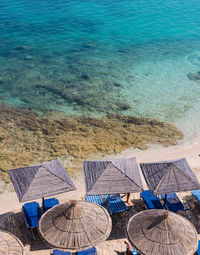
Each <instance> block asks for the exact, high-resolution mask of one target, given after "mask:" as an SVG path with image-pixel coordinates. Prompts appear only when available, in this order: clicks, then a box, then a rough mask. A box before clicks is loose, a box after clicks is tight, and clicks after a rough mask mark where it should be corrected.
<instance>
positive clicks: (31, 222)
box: [22, 202, 42, 239]
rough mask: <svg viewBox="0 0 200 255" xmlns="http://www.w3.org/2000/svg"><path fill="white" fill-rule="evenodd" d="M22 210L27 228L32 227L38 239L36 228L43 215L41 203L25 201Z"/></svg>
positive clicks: (34, 235) (35, 237) (33, 234)
mask: <svg viewBox="0 0 200 255" xmlns="http://www.w3.org/2000/svg"><path fill="white" fill-rule="evenodd" d="M22 210H23V212H24V217H25V223H26V226H27V228H29V229H30V231H31V235H32V237H33V238H34V239H37V231H34V230H37V225H38V220H39V218H40V217H41V215H42V212H41V209H40V206H39V204H38V203H37V202H30V203H25V204H24V205H23V207H22Z"/></svg>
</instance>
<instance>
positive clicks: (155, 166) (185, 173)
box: [140, 158, 200, 195]
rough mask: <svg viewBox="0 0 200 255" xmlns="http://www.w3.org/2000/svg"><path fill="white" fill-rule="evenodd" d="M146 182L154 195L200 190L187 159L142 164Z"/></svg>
mask: <svg viewBox="0 0 200 255" xmlns="http://www.w3.org/2000/svg"><path fill="white" fill-rule="evenodd" d="M140 167H141V169H142V173H143V175H144V178H145V181H146V183H147V185H148V187H149V189H150V190H151V192H152V193H153V194H157V195H159V194H168V193H174V192H181V191H191V190H195V189H199V188H200V183H199V182H198V180H197V178H196V176H195V174H194V173H193V171H192V169H191V168H190V166H189V164H188V163H187V161H186V159H185V158H181V159H174V160H167V161H160V162H153V163H141V164H140Z"/></svg>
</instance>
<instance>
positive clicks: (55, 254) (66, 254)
mask: <svg viewBox="0 0 200 255" xmlns="http://www.w3.org/2000/svg"><path fill="white" fill-rule="evenodd" d="M51 255H71V253H70V252H68V251H60V250H57V249H56V250H53V251H52V253H51Z"/></svg>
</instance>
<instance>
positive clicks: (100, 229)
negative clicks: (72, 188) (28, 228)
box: [39, 200, 112, 252]
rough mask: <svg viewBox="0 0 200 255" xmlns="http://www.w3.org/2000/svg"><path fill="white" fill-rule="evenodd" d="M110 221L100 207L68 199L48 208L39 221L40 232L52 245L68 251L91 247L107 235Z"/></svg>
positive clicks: (110, 224)
mask: <svg viewBox="0 0 200 255" xmlns="http://www.w3.org/2000/svg"><path fill="white" fill-rule="evenodd" d="M111 228H112V221H111V218H110V215H109V213H108V212H107V210H106V209H104V208H103V207H102V206H99V205H97V204H94V203H91V202H87V201H79V200H78V201H74V200H70V201H67V202H66V203H64V204H60V205H57V206H55V207H53V208H52V209H50V210H48V211H47V212H46V213H45V214H43V216H42V217H41V219H40V221H39V232H40V234H41V236H42V237H43V238H44V240H45V241H46V242H47V243H48V244H49V245H50V246H51V247H55V248H59V249H63V250H66V251H69V252H77V251H81V250H85V249H88V248H91V247H93V246H95V245H97V244H99V243H101V242H102V241H104V240H106V239H107V238H108V236H109V235H110V232H111Z"/></svg>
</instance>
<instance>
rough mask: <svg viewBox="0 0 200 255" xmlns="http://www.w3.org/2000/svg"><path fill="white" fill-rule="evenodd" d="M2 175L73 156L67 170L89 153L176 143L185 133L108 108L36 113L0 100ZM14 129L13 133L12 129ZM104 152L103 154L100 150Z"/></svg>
mask: <svg viewBox="0 0 200 255" xmlns="http://www.w3.org/2000/svg"><path fill="white" fill-rule="evenodd" d="M0 134H1V139H0V144H1V146H0V162H1V164H0V167H1V169H3V170H4V171H1V172H0V176H1V177H2V178H3V179H5V180H7V181H8V175H7V173H6V172H5V170H8V169H11V168H17V167H22V166H26V165H31V164H34V163H36V162H41V161H46V160H51V159H56V158H62V157H66V155H67V158H70V161H71V163H72V165H71V166H70V167H69V168H68V171H69V170H77V168H78V169H80V167H81V161H82V160H83V159H87V158H88V157H89V156H90V157H91V155H95V154H98V155H105V154H111V153H115V152H121V151H122V150H124V149H127V148H130V147H135V148H139V149H146V148H147V145H146V144H149V143H159V144H163V145H166V146H167V145H170V144H176V143H177V140H178V139H181V138H182V137H183V134H182V133H181V132H180V131H179V130H178V129H177V128H176V127H175V126H174V125H172V124H169V123H166V122H161V121H158V120H152V119H145V118H135V117H131V116H124V115H113V114H110V115H108V116H105V117H101V118H92V117H86V116H85V117H83V116H66V115H64V114H62V113H58V112H52V113H51V114H48V115H44V116H41V115H38V114H36V113H34V112H32V111H28V110H25V109H22V108H18V109H16V108H12V107H6V106H3V105H1V106H0ZM13 134H14V135H13ZM99 153H100V154H99Z"/></svg>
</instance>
